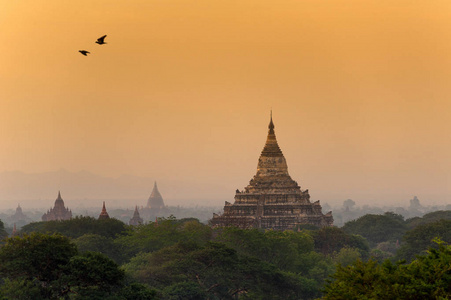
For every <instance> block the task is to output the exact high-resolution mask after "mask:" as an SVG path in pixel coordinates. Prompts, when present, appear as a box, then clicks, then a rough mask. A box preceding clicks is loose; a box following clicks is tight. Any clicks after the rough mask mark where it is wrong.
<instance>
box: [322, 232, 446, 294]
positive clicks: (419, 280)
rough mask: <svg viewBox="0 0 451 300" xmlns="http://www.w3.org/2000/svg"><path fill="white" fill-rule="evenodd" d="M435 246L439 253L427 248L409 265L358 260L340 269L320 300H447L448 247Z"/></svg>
mask: <svg viewBox="0 0 451 300" xmlns="http://www.w3.org/2000/svg"><path fill="white" fill-rule="evenodd" d="M436 243H437V248H438V249H435V248H430V249H429V251H428V253H427V255H425V256H419V257H418V258H417V259H416V260H414V261H413V262H411V263H410V264H403V263H396V264H393V263H392V262H390V261H389V260H386V261H385V262H384V263H383V264H378V263H376V262H375V261H373V260H369V261H367V262H363V261H361V260H358V261H357V262H355V263H354V264H352V265H349V266H347V267H342V266H339V267H338V268H337V271H336V273H335V274H334V275H333V276H332V278H333V279H334V280H333V281H331V282H329V283H328V284H327V285H326V289H325V296H324V298H323V299H326V300H327V299H334V300H339V299H346V300H350V299H449V297H450V288H451V246H450V245H446V244H445V243H444V242H442V241H440V240H436Z"/></svg>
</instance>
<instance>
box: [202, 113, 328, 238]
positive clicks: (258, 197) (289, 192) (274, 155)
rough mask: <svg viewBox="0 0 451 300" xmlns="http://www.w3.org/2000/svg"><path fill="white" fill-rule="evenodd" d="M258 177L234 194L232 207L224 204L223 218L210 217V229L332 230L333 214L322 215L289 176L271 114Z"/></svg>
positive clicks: (258, 167) (316, 205)
mask: <svg viewBox="0 0 451 300" xmlns="http://www.w3.org/2000/svg"><path fill="white" fill-rule="evenodd" d="M268 128H269V131H268V136H267V139H266V143H265V146H264V148H263V151H262V153H261V155H260V158H259V160H258V165H257V174H255V176H254V177H253V178H252V179H251V180H250V182H249V185H248V186H247V187H245V188H244V190H243V191H239V190H236V194H235V203H233V204H231V203H229V202H227V201H226V202H225V206H224V213H223V214H222V215H219V214H213V218H212V219H211V220H210V224H211V225H212V226H213V227H224V226H236V227H240V228H264V229H276V230H286V229H293V228H295V227H296V226H297V225H301V224H312V225H315V226H319V227H325V226H332V224H333V217H332V212H329V213H327V214H326V215H324V214H323V213H322V211H321V205H320V203H319V200H318V201H316V202H314V203H311V202H310V195H309V193H308V190H301V187H300V186H299V185H298V183H297V182H296V181H294V180H293V179H291V177H290V175H289V174H288V166H287V162H286V160H285V157H284V156H283V154H282V151H281V150H280V148H279V145H278V144H277V140H276V135H275V132H274V123H273V121H272V113H271V118H270V122H269V126H268Z"/></svg>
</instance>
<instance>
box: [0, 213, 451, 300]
mask: <svg viewBox="0 0 451 300" xmlns="http://www.w3.org/2000/svg"><path fill="white" fill-rule="evenodd" d="M441 217H447V212H437V213H432V214H429V215H426V216H425V218H424V220H423V219H408V220H406V221H404V220H403V218H402V217H401V216H400V215H397V214H394V213H385V214H384V215H367V216H364V217H361V218H359V219H357V220H355V221H351V222H348V223H347V224H346V225H345V226H344V227H343V228H336V227H326V228H316V227H313V226H299V227H297V228H295V229H294V230H287V231H283V232H282V231H274V230H266V231H265V230H259V229H248V230H242V229H238V228H233V227H230V228H220V229H212V228H211V227H209V226H208V225H205V224H202V223H200V222H199V221H198V220H197V219H192V218H190V219H180V220H177V219H175V218H174V217H169V218H160V219H158V221H157V222H151V223H148V224H145V225H140V226H136V227H134V226H127V225H125V224H124V223H122V222H121V221H118V220H115V219H110V220H96V219H93V218H88V217H77V218H74V219H72V220H69V221H53V222H36V223H32V224H29V225H27V226H25V227H24V228H23V230H22V232H21V233H20V234H21V236H20V237H14V238H10V239H7V240H6V241H5V244H4V246H3V247H1V248H0V278H1V281H0V299H1V298H2V297H4V298H6V299H58V298H63V299H64V298H66V299H69V298H70V299H282V298H286V299H316V298H318V297H321V296H323V291H324V287H325V284H326V282H327V280H328V278H330V276H331V275H332V276H333V277H332V278H333V281H330V282H329V283H328V284H327V285H326V290H325V294H324V297H326V299H344V298H345V296H349V297H350V298H347V299H353V298H352V297H354V296H355V295H357V294H359V293H364V292H367V294H366V295H367V298H368V299H370V298H371V299H376V298H377V299H384V298H387V297H388V298H387V299H392V298H393V297H392V298H390V297H389V295H395V298H396V297H397V298H402V297H404V296H405V297H407V298H406V299H409V298H408V295H409V294H408V293H410V292H409V291H410V290H411V291H420V292H421V293H423V292H424V293H429V292H430V293H435V294H434V295H442V294H441V290H440V288H441V287H443V286H444V285H446V284H449V281H447V280H448V279H447V278H448V277H449V274H448V273H446V272H448V271H446V270H448V269H446V267H445V265H446V262H448V263H449V246H446V244H445V243H450V242H451V236H450V232H451V221H447V220H439V221H437V219H439V218H441ZM414 224H417V225H414ZM0 225H1V224H0ZM0 229H1V226H0ZM435 237H440V238H441V239H442V240H443V241H444V242H441V243H439V244H437V243H436V244H433V243H432V242H431V240H432V239H433V238H435ZM431 245H435V246H433V247H432V248H431ZM428 248H430V250H429V252H428V253H427V255H426V256H423V257H421V258H418V259H416V260H415V261H413V262H412V263H410V264H406V263H398V262H396V260H397V259H398V258H399V259H407V260H409V261H410V260H412V259H415V256H416V255H418V254H421V253H422V251H423V250H426V249H428ZM423 253H425V252H423ZM395 255H396V256H395ZM434 255H435V256H434ZM387 258H390V259H391V261H389V260H386V259H387ZM438 268H444V270H445V271H444V272H445V273H444V274H442V275H443V276H442V275H440V276H442V277H440V276H439V274H435V273H437V272H438V271H437V270H439V269H438ZM334 272H335V273H334ZM415 272H417V273H418V272H421V273H424V274H428V275H427V276H429V277H430V278H432V279H433V280H434V282H429V283H427V282H426V277H424V278H423V277H421V276H420V275H419V274H417V273H415ZM403 274H405V275H403ZM409 276H410V277H409ZM422 280H423V281H422ZM371 282H374V283H375V284H374V287H373V286H372V284H371ZM384 284H385V285H390V287H391V289H388V288H387V287H386V286H384ZM398 285H400V286H398ZM422 285H425V286H426V287H424V289H422V288H420V286H422ZM350 286H352V288H350ZM397 286H398V287H397ZM346 289H348V292H346V291H345V290H346ZM409 289H410V290H409ZM384 293H385V294H384ZM412 293H413V292H412ZM363 295H365V294H363ZM340 297H342V298H340ZM354 299H357V298H354ZM412 299H413V298H412Z"/></svg>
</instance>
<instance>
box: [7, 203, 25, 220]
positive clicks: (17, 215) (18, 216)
mask: <svg viewBox="0 0 451 300" xmlns="http://www.w3.org/2000/svg"><path fill="white" fill-rule="evenodd" d="M27 218H28V217H27V216H26V215H24V213H23V212H22V207H20V204H18V205H17V208H16V213H15V214H14V215H12V216H11V217H10V219H11V221H13V222H18V221H23V220H26V219H27Z"/></svg>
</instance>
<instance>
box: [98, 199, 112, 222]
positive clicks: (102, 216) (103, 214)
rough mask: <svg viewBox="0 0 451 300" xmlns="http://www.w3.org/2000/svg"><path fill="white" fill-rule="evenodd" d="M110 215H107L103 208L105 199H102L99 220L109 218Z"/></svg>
mask: <svg viewBox="0 0 451 300" xmlns="http://www.w3.org/2000/svg"><path fill="white" fill-rule="evenodd" d="M109 218H110V216H109V215H108V212H107V211H106V208H105V201H103V207H102V211H101V212H100V215H99V220H105V219H109Z"/></svg>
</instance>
